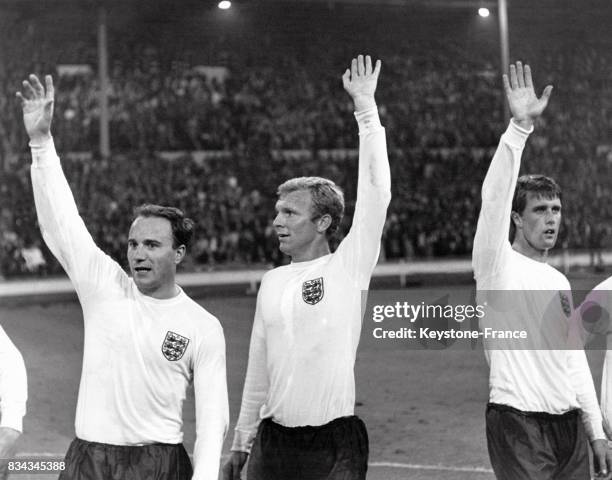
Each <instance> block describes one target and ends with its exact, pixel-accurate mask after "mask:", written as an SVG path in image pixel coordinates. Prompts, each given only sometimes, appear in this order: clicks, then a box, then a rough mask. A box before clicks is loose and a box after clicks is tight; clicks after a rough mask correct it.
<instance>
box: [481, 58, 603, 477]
mask: <svg viewBox="0 0 612 480" xmlns="http://www.w3.org/2000/svg"><path fill="white" fill-rule="evenodd" d="M504 86H505V91H506V97H507V99H508V103H509V105H510V111H511V112H512V120H511V121H510V125H509V126H508V129H507V130H506V132H505V133H504V134H503V135H502V137H501V141H500V143H499V146H498V148H497V151H496V152H495V155H494V157H493V160H492V161H491V165H490V167H489V171H488V172H487V176H486V178H485V180H484V183H483V186H482V207H481V210H480V216H479V218H478V227H477V229H476V236H475V238H474V251H473V256H472V265H473V267H474V276H475V278H476V285H477V289H478V299H479V303H480V304H484V305H486V308H487V311H486V315H485V317H483V318H482V319H481V322H482V323H484V324H485V325H487V324H488V325H502V327H501V328H503V327H509V328H521V327H525V328H529V327H531V328H529V332H537V333H538V335H539V337H538V336H536V338H541V339H542V342H541V343H540V342H537V343H536V345H539V348H532V349H527V348H521V347H520V346H517V347H516V348H494V344H491V343H488V344H487V343H485V354H486V357H487V361H488V362H489V366H490V376H489V404H488V406H487V413H486V428H487V444H488V448H489V457H490V459H491V464H492V466H493V470H494V471H495V475H496V476H497V478H498V479H500V480H528V479H529V480H531V479H533V480H579V479H584V480H588V479H590V478H591V477H590V472H589V453H588V440H589V439H590V441H591V446H592V448H593V453H594V455H593V456H594V460H595V471H596V472H598V473H601V474H604V475H605V474H607V472H608V471H609V468H610V466H611V464H610V458H609V457H607V452H606V442H605V435H604V432H603V429H602V417H601V412H600V410H599V407H598V405H597V396H596V394H595V389H594V386H593V380H592V378H591V372H590V370H589V366H588V364H587V361H586V356H585V353H584V350H582V349H581V348H580V347H572V345H569V347H570V348H567V347H568V345H567V344H563V343H556V341H557V338H561V339H563V341H564V342H565V341H569V338H568V337H569V336H568V335H567V333H568V332H569V331H570V330H571V329H570V326H571V325H570V321H569V317H570V316H571V312H572V309H571V291H570V285H569V282H568V281H567V279H566V278H565V276H564V275H563V274H562V273H560V272H559V271H557V270H556V269H554V268H553V267H551V266H550V265H548V264H547V263H546V260H547V258H548V251H549V250H550V249H551V248H553V247H554V245H555V242H556V239H557V234H558V232H559V226H560V222H561V192H560V189H559V187H558V186H557V184H556V183H555V182H554V181H553V180H552V179H550V178H548V177H544V176H541V175H530V176H524V177H521V178H520V179H519V180H518V185H517V177H518V172H519V167H520V159H521V153H522V151H523V148H524V146H525V142H526V140H527V137H528V135H529V134H530V133H531V132H532V131H533V124H534V123H535V121H536V119H537V118H538V117H539V116H540V115H541V114H542V112H543V111H544V109H545V108H546V105H547V104H548V99H549V97H550V93H551V90H552V87H551V86H548V87H546V89H545V90H544V94H543V95H542V97H541V98H537V97H536V95H535V91H534V88H533V82H532V78H531V70H530V68H529V66H528V65H525V67H524V68H523V65H522V64H521V63H520V62H517V64H516V66H514V65H512V66H511V67H510V78H509V79H508V77H507V76H506V75H504ZM515 186H516V188H515ZM513 199H514V200H513ZM511 222H512V223H511ZM511 224H512V225H513V227H514V235H513V237H512V240H511V242H512V243H510V242H508V234H507V232H508V228H509V227H510V225H511ZM496 291H503V294H501V293H496ZM500 307H501V308H500ZM544 321H546V322H549V323H547V324H544V323H543V322H544ZM534 327H535V328H534ZM540 327H542V328H540ZM498 328H499V327H498ZM547 345H549V347H548V348H547V349H546V346H547ZM506 346H509V345H507V344H506ZM564 346H565V349H563V348H564ZM572 348H574V349H572ZM581 418H582V422H581V421H580V419H581ZM583 423H584V426H583Z"/></svg>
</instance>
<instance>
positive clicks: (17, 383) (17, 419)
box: [0, 327, 28, 478]
mask: <svg viewBox="0 0 612 480" xmlns="http://www.w3.org/2000/svg"><path fill="white" fill-rule="evenodd" d="M27 398H28V385H27V377H26V369H25V365H24V363H23V358H22V356H21V354H20V353H19V350H17V347H15V345H14V344H13V342H11V340H10V339H9V337H8V336H7V334H6V333H5V332H4V330H3V329H2V327H0V416H1V421H0V478H5V477H3V476H2V474H3V473H5V469H6V463H7V461H8V459H10V458H13V457H14V456H15V444H16V442H17V439H18V438H19V436H20V435H21V432H22V429H23V425H22V421H23V416H24V415H25V412H26V400H27Z"/></svg>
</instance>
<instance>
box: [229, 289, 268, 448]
mask: <svg viewBox="0 0 612 480" xmlns="http://www.w3.org/2000/svg"><path fill="white" fill-rule="evenodd" d="M263 290H264V288H263V281H262V286H261V287H260V289H259V293H258V295H257V307H256V308H255V321H254V322H253V331H252V333H251V345H250V347H249V363H248V366H247V373H246V378H245V380H244V390H243V392H242V404H241V405H240V415H239V417H238V422H237V423H236V428H235V430H234V441H233V443H232V451H239V452H247V453H250V451H251V445H252V444H253V440H254V438H255V435H256V434H257V427H258V426H259V423H260V422H261V418H260V411H261V407H262V406H263V404H264V403H265V401H266V398H267V396H268V389H269V380H268V369H267V360H266V358H267V355H266V337H265V329H264V322H263V318H262V314H261V301H262V299H261V297H262V295H263V294H262V292H263Z"/></svg>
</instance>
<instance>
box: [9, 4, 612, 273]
mask: <svg viewBox="0 0 612 480" xmlns="http://www.w3.org/2000/svg"><path fill="white" fill-rule="evenodd" d="M51 3H52V2H51ZM69 3H70V2H62V3H61V5H63V6H64V8H63V10H62V11H61V12H60V11H59V10H60V9H59V8H54V7H53V6H51V5H47V4H45V6H41V5H40V4H39V2H33V3H28V2H24V3H23V4H20V3H18V2H10V3H2V2H0V11H2V13H3V15H0V109H1V111H2V115H0V166H1V168H2V170H1V176H0V276H3V277H5V278H10V277H15V276H20V275H48V274H53V273H57V272H59V271H61V269H60V267H59V266H58V264H57V263H56V262H55V260H54V259H53V258H52V256H51V255H50V254H49V252H48V251H47V250H46V249H45V247H44V244H43V242H42V240H41V238H40V233H39V232H38V228H37V224H36V216H35V212H34V206H33V202H32V192H31V186H30V180H29V159H28V158H29V153H28V147H27V140H26V135H25V131H24V129H23V125H22V121H21V112H20V107H19V105H18V102H17V101H16V99H15V91H16V90H18V89H19V86H20V82H21V80H22V79H23V78H25V77H26V75H27V74H28V73H30V72H35V73H39V74H43V73H52V74H53V75H54V77H55V78H56V91H57V94H56V98H57V100H56V110H55V115H56V118H55V120H54V125H53V132H54V136H55V141H56V145H57V147H58V151H59V153H60V155H61V157H62V160H63V166H64V169H65V171H66V175H67V177H68V179H69V182H70V184H71V187H72V190H73V192H74V194H75V197H76V199H77V204H78V205H79V208H80V211H81V213H82V215H83V217H84V219H85V222H86V224H87V225H88V227H89V229H90V232H91V233H92V235H93V236H94V238H95V240H96V242H97V243H98V245H99V246H100V247H101V248H102V249H103V250H105V251H106V252H108V253H109V254H110V255H112V256H113V257H114V258H116V259H118V260H119V261H121V262H123V263H124V260H125V254H124V248H125V245H126V235H127V232H128V229H129V222H130V218H131V216H130V215H131V211H132V208H133V207H134V206H136V205H138V204H140V203H143V202H154V203H165V204H171V205H176V206H179V207H180V208H183V209H184V210H185V211H186V212H187V213H188V214H189V215H190V216H192V217H193V218H194V219H195V220H196V223H197V234H196V242H195V244H194V246H193V248H192V254H191V257H190V261H189V262H188V263H189V264H188V266H187V267H186V268H188V269H191V270H200V269H211V268H228V267H232V266H236V265H241V266H244V265H251V264H256V265H257V264H258V265H264V264H280V263H282V262H283V261H284V260H283V258H281V257H280V254H279V252H278V249H277V241H276V236H275V233H274V229H273V227H272V225H271V220H272V217H273V206H274V201H275V189H276V186H277V185H278V184H279V183H281V182H282V181H283V180H285V179H287V178H289V177H292V176H298V175H320V176H326V177H329V178H331V179H333V180H334V181H336V182H337V183H338V184H340V185H341V186H342V187H343V188H344V189H345V190H346V195H347V218H346V219H345V222H344V225H343V227H344V231H347V229H348V227H349V226H350V222H351V213H352V209H353V202H354V198H355V188H356V185H355V183H356V171H355V170H356V158H357V157H356V147H357V143H358V139H357V132H356V125H355V122H354V119H353V118H352V111H351V105H350V102H349V98H348V97H347V96H346V95H345V93H344V92H343V91H342V88H341V83H340V76H341V74H342V72H343V70H344V68H346V64H347V59H350V58H351V57H352V56H354V55H355V54H357V53H361V52H363V53H370V54H372V55H373V56H376V57H378V58H381V59H382V61H383V73H382V75H381V85H380V87H379V92H380V94H379V96H378V104H379V110H380V113H381V119H382V123H383V124H384V125H385V127H386V128H387V139H388V145H389V153H390V161H391V166H392V179H393V200H392V203H391V206H390V209H389V214H388V220H387V226H386V229H385V234H384V237H383V249H382V254H383V256H384V258H386V259H388V260H398V259H411V258H433V257H445V256H467V255H469V253H470V252H471V248H472V238H473V234H474V230H475V224H476V218H477V214H478V209H479V202H480V200H479V194H480V193H479V191H480V185H481V182H482V179H483V177H484V174H485V172H486V169H487V166H488V162H489V159H490V158H491V155H492V152H493V151H494V149H495V146H496V144H497V141H498V138H499V135H500V134H501V133H502V132H503V130H504V128H505V123H506V120H505V119H504V118H503V110H502V98H503V96H502V93H503V92H502V88H501V81H500V74H499V60H498V47H497V41H498V40H497V35H498V33H497V26H496V24H495V21H494V20H491V22H490V23H488V24H487V23H486V22H483V21H482V19H478V18H476V17H475V15H474V13H473V12H472V11H468V10H466V9H459V8H452V9H450V10H445V9H444V8H441V7H438V8H427V7H424V6H414V7H412V8H399V7H380V8H377V7H374V6H372V5H350V6H349V5H343V4H335V3H334V2H327V3H323V4H310V3H307V2H305V3H298V2H293V3H284V4H281V3H279V2H268V3H265V2H259V3H258V4H257V5H256V6H249V5H247V4H246V2H244V3H243V4H240V3H238V4H237V8H235V9H234V11H232V12H229V13H228V15H226V16H225V17H224V16H223V15H225V12H221V11H218V10H216V9H214V8H209V6H208V4H206V3H203V4H202V5H201V6H200V7H198V6H197V5H198V4H196V3H193V2H186V4H187V5H189V8H186V9H185V8H179V6H178V5H175V4H174V3H173V2H167V3H164V4H162V3H161V2H160V3H157V2H152V3H151V4H149V7H147V9H146V10H143V4H142V3H139V2H137V1H136V2H123V3H113V2H110V4H109V5H110V7H109V8H108V30H109V34H108V38H109V45H108V51H109V81H110V87H109V92H108V94H109V120H110V137H111V149H112V154H111V155H110V156H108V157H103V156H102V155H100V153H99V149H98V143H99V127H98V124H99V117H100V109H99V106H98V99H97V94H98V91H99V89H100V85H99V82H98V76H97V68H98V63H97V51H96V48H97V47H96V36H95V33H96V15H95V13H96V9H95V8H88V7H87V6H88V5H91V4H89V3H88V2H82V3H79V2H74V4H75V6H74V8H72V9H70V12H69V13H66V5H68V4H69ZM576 3H581V2H576ZM587 3H588V2H587ZM557 4H563V5H561V6H559V5H557V6H556V7H555V8H551V7H550V5H549V4H547V2H543V5H544V6H541V9H542V11H535V10H533V9H531V8H528V7H527V6H525V5H526V2H521V1H517V2H515V3H514V7H513V5H512V4H511V10H510V14H511V24H513V25H515V26H516V27H515V28H514V29H513V30H512V31H511V36H510V38H511V59H512V60H515V59H522V60H524V61H527V62H529V63H531V64H532V65H533V67H534V72H535V81H536V84H537V88H538V90H540V91H541V89H542V88H543V87H544V86H545V85H546V84H547V83H552V84H553V85H554V86H555V90H554V93H553V98H552V101H551V105H550V108H549V110H548V111H547V112H546V114H545V115H544V117H545V118H544V121H543V122H542V123H541V124H540V125H538V126H537V129H536V132H535V133H534V135H533V136H532V137H531V139H530V141H529V143H528V147H527V149H526V152H525V155H524V158H525V161H524V166H523V169H524V171H525V172H527V171H529V172H538V173H545V174H548V175H551V176H553V177H555V178H557V179H558V181H559V183H560V184H561V186H562V188H563V190H564V193H563V211H564V228H563V230H562V233H561V235H562V237H561V241H560V242H559V244H560V246H561V247H562V248H572V249H597V248H601V247H602V246H603V245H606V244H607V243H609V236H610V235H609V234H610V233H611V232H612V229H611V226H612V222H611V219H612V211H611V210H612V207H611V204H610V201H609V200H610V198H611V195H612V176H611V175H610V174H611V173H612V130H611V126H612V58H611V57H610V55H609V51H610V46H611V44H612V34H611V33H610V30H609V28H607V27H608V25H606V22H605V18H606V16H605V15H602V16H601V21H600V23H595V24H593V23H592V22H593V18H594V16H593V15H591V16H589V17H588V18H589V20H588V23H587V20H586V19H584V18H582V17H581V15H580V12H579V10H578V7H577V6H572V5H571V4H570V3H569V2H557ZM593 5H595V6H597V8H601V9H602V12H606V11H607V12H608V14H610V13H612V9H611V8H610V6H609V5H607V6H606V5H605V2H594V3H593ZM606 8H607V10H606ZM564 9H565V10H564ZM573 9H574V10H573ZM537 15H549V16H550V17H551V21H550V23H549V26H548V27H547V28H546V29H544V30H542V29H541V28H538V29H533V28H530V21H531V20H532V18H533V17H535V16H537ZM565 16H569V17H568V18H570V17H571V18H572V19H573V21H572V24H571V25H570V26H568V25H567V24H566V23H564V22H565V20H564V19H565V18H566V17H565ZM607 18H609V15H608V17H607ZM512 20H513V21H512ZM566 29H572V32H573V34H572V36H571V38H572V42H569V41H567V40H566V38H568V36H567V35H566ZM576 39H578V40H579V41H576ZM17 45H18V47H17ZM211 67H216V68H211ZM211 72H217V73H218V74H215V75H211Z"/></svg>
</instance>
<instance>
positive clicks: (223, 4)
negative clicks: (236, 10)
mask: <svg viewBox="0 0 612 480" xmlns="http://www.w3.org/2000/svg"><path fill="white" fill-rule="evenodd" d="M231 6H232V2H230V1H229V0H221V1H220V2H219V8H220V9H221V10H227V9H228V8H230V7H231Z"/></svg>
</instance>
